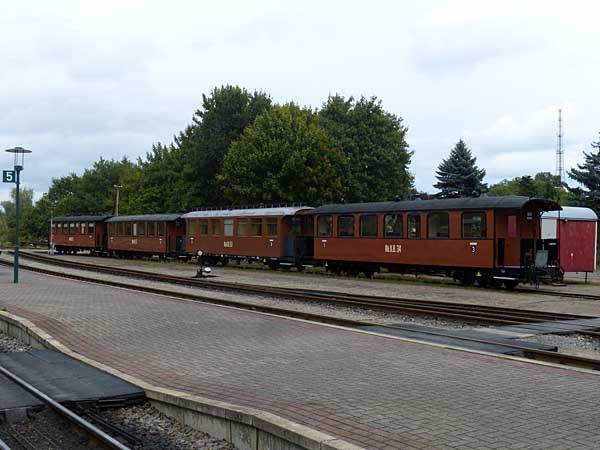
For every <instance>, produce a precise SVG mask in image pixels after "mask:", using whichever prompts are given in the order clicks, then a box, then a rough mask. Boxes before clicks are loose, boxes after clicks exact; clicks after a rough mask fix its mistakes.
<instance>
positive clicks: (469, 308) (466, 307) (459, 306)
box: [22, 253, 592, 324]
mask: <svg viewBox="0 0 600 450" xmlns="http://www.w3.org/2000/svg"><path fill="white" fill-rule="evenodd" d="M22 256H23V257H27V258H31V259H33V260H37V261H41V262H46V263H50V264H53V265H58V266H64V267H71V268H75V269H80V270H91V271H96V272H101V273H106V274H111V275H119V276H127V277H136V278H141V279H146V280H152V281H158V282H168V283H173V284H178V285H184V286H191V287H201V288H209V289H216V290H228V291H234V292H245V293H250V294H255V295H256V294H259V295H268V296H281V297H286V298H291V299H299V300H312V301H325V302H331V303H339V304H350V305H354V306H363V307H365V306H367V307H374V308H377V309H383V310H389V311H399V310H403V311H407V312H410V313H417V314H428V315H431V314H435V315H442V316H445V317H451V318H467V319H471V320H478V321H483V322H488V323H501V324H516V323H523V322H544V321H553V320H570V319H584V318H585V319H589V318H592V316H582V315H574V314H556V313H548V312H544V311H532V310H523V309H512V308H502V307H491V306H484V305H476V304H466V303H452V302H442V301H429V300H421V299H412V298H394V297H391V298H390V297H381V296H366V295H358V294H347V293H343V292H331V291H319V290H309V289H291V288H279V287H272V286H260V285H252V284H244V283H229V282H222V281H215V280H205V279H191V278H184V277H178V276H173V275H164V274H158V273H153V272H148V271H143V270H137V269H128V268H120V267H108V266H101V265H99V264H90V263H84V262H79V261H77V262H76V261H64V260H56V259H55V258H51V257H45V256H42V255H35V254H30V253H27V254H23V255H22Z"/></svg>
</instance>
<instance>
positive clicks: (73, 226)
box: [69, 222, 77, 234]
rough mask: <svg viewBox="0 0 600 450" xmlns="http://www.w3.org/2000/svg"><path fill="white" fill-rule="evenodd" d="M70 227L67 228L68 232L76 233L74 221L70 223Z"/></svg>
mask: <svg viewBox="0 0 600 450" xmlns="http://www.w3.org/2000/svg"><path fill="white" fill-rule="evenodd" d="M70 225H71V228H70V229H69V234H77V228H76V227H77V224H76V223H75V222H73V223H71V224H70Z"/></svg>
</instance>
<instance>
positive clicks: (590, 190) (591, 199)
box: [568, 140, 600, 215]
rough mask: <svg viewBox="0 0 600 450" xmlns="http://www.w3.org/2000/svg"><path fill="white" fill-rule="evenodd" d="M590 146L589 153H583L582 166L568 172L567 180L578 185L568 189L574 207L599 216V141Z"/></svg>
mask: <svg viewBox="0 0 600 450" xmlns="http://www.w3.org/2000/svg"><path fill="white" fill-rule="evenodd" d="M591 146H592V149H593V150H592V151H591V152H590V153H586V152H583V156H584V162H583V164H578V165H577V169H571V170H569V173H568V175H569V178H571V179H573V180H575V181H576V182H577V183H579V186H578V187H576V188H569V192H570V194H571V199H572V203H573V204H574V205H577V206H586V207H588V208H591V209H593V210H594V211H596V214H598V215H600V140H598V141H597V142H592V144H591Z"/></svg>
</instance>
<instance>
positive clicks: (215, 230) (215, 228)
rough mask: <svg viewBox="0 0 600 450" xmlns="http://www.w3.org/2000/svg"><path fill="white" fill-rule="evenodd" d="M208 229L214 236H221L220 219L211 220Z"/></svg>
mask: <svg viewBox="0 0 600 450" xmlns="http://www.w3.org/2000/svg"><path fill="white" fill-rule="evenodd" d="M210 228H211V231H212V234H213V235H214V236H218V235H219V234H221V219H212V220H211V221H210Z"/></svg>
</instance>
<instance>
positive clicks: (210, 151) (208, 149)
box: [175, 85, 271, 208]
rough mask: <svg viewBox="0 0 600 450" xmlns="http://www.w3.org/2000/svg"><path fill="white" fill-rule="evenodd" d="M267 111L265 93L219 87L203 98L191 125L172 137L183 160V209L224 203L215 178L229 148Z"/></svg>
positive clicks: (219, 186)
mask: <svg viewBox="0 0 600 450" xmlns="http://www.w3.org/2000/svg"><path fill="white" fill-rule="evenodd" d="M270 108H271V99H270V98H269V96H268V95H267V94H265V93H263V92H253V93H250V92H248V91H247V90H246V89H242V88H240V87H238V86H229V85H227V86H222V87H220V88H215V89H214V90H213V91H212V92H211V93H210V95H209V96H206V95H203V96H202V109H200V110H197V111H196V112H195V113H194V116H193V117H192V124H191V125H189V126H188V127H187V128H186V129H185V130H184V131H182V132H180V133H179V135H178V136H177V137H176V138H175V147H176V148H177V149H178V150H179V151H180V152H179V153H178V155H179V156H181V158H182V159H183V172H182V174H183V179H184V181H185V184H186V188H187V189H186V196H185V200H184V203H185V205H186V207H188V208H192V207H195V206H198V205H213V206H216V205H223V204H224V202H225V199H224V195H223V191H222V188H223V186H222V185H221V184H219V183H218V182H217V176H218V174H219V173H220V172H221V168H222V166H223V160H224V158H225V155H226V154H227V151H228V150H229V146H230V144H231V143H232V142H233V141H235V140H236V139H238V138H239V137H240V136H241V134H242V132H243V131H244V129H245V128H246V127H247V126H248V125H250V124H252V123H253V122H254V120H255V119H256V117H257V116H258V115H260V114H261V113H263V112H265V111H268V110H269V109H270Z"/></svg>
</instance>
